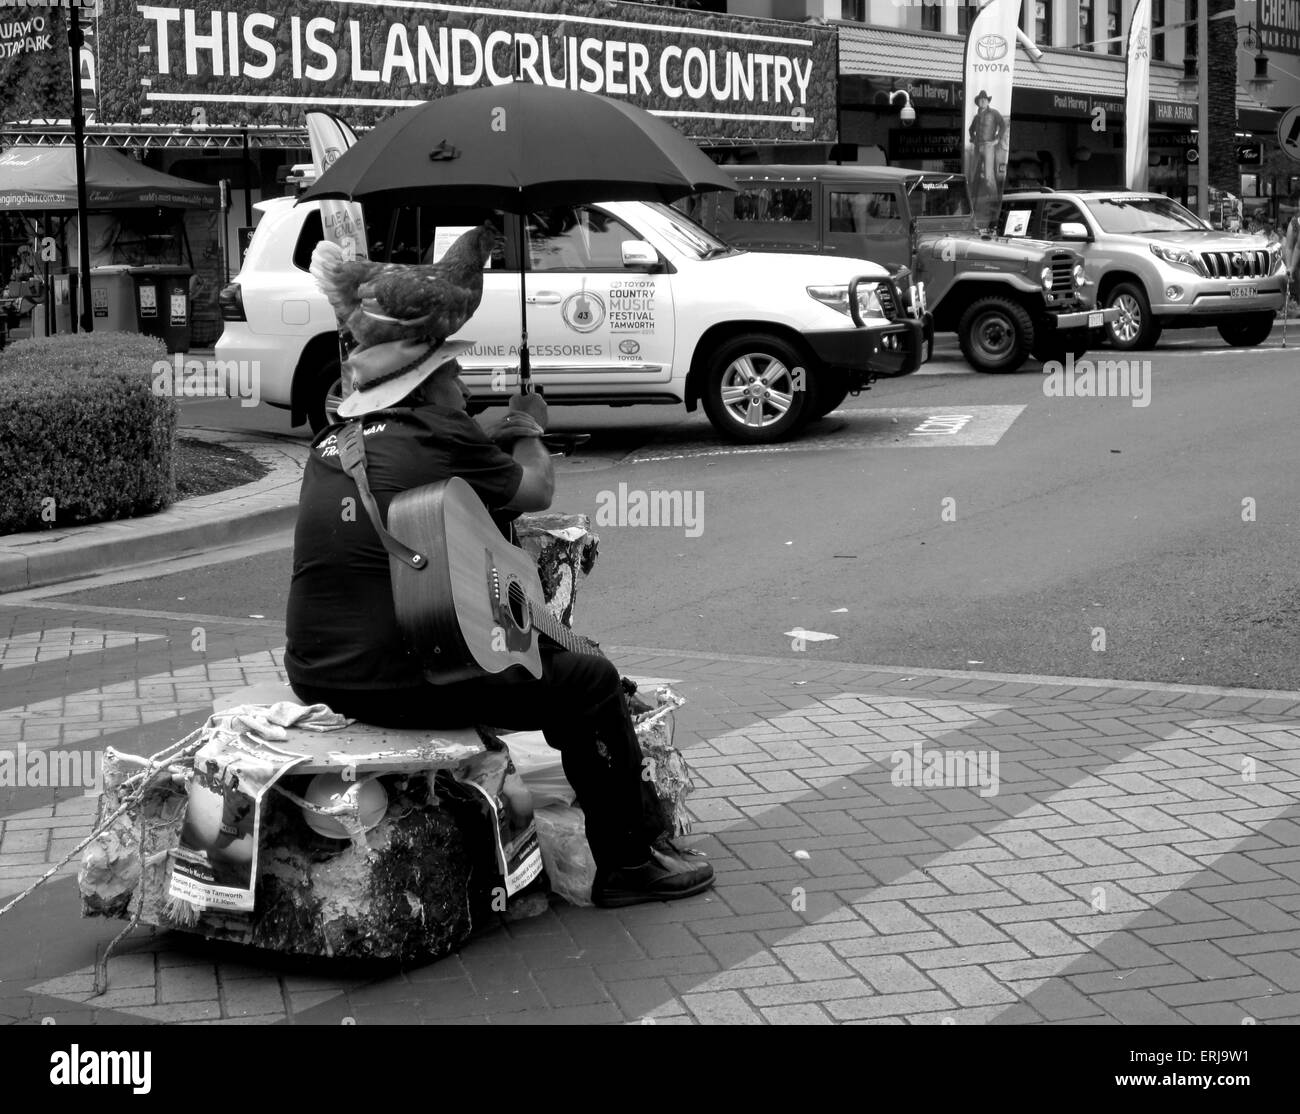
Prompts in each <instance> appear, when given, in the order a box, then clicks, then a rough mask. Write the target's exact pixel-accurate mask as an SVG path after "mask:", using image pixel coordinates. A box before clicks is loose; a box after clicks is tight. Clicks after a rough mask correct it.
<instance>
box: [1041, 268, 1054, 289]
mask: <svg viewBox="0 0 1300 1114" xmlns="http://www.w3.org/2000/svg"><path fill="white" fill-rule="evenodd" d="M1038 281H1039V283H1040V285H1041V286H1042V288H1043V289H1044V290H1051V289H1052V268H1051V267H1049V266H1047V265H1044V266H1043V269H1042V270H1041V271H1039V272H1038Z"/></svg>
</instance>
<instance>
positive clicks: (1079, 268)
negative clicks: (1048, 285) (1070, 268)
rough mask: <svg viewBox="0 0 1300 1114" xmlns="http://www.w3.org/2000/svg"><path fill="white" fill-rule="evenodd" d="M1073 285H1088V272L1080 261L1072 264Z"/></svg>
mask: <svg viewBox="0 0 1300 1114" xmlns="http://www.w3.org/2000/svg"><path fill="white" fill-rule="evenodd" d="M1074 285H1075V286H1087V285H1088V272H1087V271H1085V270H1084V269H1083V264H1082V263H1076V264H1075V265H1074Z"/></svg>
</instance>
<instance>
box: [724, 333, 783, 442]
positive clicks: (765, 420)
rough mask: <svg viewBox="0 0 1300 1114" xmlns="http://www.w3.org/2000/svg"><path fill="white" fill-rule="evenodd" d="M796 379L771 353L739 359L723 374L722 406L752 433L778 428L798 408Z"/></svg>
mask: <svg viewBox="0 0 1300 1114" xmlns="http://www.w3.org/2000/svg"><path fill="white" fill-rule="evenodd" d="M794 392H795V385H794V375H793V373H792V371H791V369H790V368H788V367H786V366H785V364H784V363H782V362H781V361H780V360H779V359H777V358H776V357H775V356H773V355H772V354H771V353H769V352H747V353H745V354H744V355H742V356H737V357H736V358H735V359H734V360H732V361H731V363H729V364H728V365H727V368H726V370H725V371H724V372H723V373H722V391H721V393H722V405H723V406H724V407H725V408H726V411H727V414H728V415H729V416H730V417H731V419H732V420H733V421H735V422H737V423H739V424H740V425H743V426H748V427H749V428H751V429H763V428H765V427H767V426H770V425H775V424H776V423H777V422H779V421H780V420H781V419H782V418H783V417H785V415H786V413H787V412H788V411H789V409H790V407H791V406H792V405H793V404H794Z"/></svg>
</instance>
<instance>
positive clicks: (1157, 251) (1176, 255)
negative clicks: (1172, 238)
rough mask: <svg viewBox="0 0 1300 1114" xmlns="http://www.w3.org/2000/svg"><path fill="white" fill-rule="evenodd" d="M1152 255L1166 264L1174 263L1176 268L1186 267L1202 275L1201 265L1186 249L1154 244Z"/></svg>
mask: <svg viewBox="0 0 1300 1114" xmlns="http://www.w3.org/2000/svg"><path fill="white" fill-rule="evenodd" d="M1151 254H1152V255H1154V256H1155V257H1156V258H1157V259H1163V260H1164V261H1165V262H1166V263H1172V264H1174V265H1175V266H1176V267H1186V268H1187V269H1188V270H1189V271H1195V272H1196V273H1197V274H1200V273H1201V264H1200V260H1198V259H1197V258H1196V256H1195V254H1194V253H1192V252H1190V251H1188V250H1187V249H1186V248H1179V247H1173V246H1170V245H1168V244H1152V245H1151Z"/></svg>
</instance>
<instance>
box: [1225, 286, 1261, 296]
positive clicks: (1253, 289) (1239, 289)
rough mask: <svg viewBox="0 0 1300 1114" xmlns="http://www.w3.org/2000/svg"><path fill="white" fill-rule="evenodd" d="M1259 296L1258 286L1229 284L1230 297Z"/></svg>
mask: <svg viewBox="0 0 1300 1114" xmlns="http://www.w3.org/2000/svg"><path fill="white" fill-rule="evenodd" d="M1258 296H1259V287H1258V286H1229V287H1228V297H1229V298H1255V297H1258Z"/></svg>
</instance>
